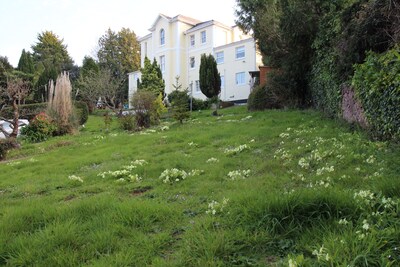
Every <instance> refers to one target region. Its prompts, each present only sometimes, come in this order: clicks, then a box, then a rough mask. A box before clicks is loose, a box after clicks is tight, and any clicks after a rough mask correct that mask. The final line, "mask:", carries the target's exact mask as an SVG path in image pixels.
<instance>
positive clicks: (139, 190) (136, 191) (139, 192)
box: [131, 186, 153, 196]
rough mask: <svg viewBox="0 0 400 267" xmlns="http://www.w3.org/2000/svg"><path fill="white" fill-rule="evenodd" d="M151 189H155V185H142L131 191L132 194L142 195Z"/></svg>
mask: <svg viewBox="0 0 400 267" xmlns="http://www.w3.org/2000/svg"><path fill="white" fill-rule="evenodd" d="M151 189H153V187H151V186H140V187H137V188H135V189H133V191H132V192H131V195H132V196H140V195H143V194H144V193H146V192H147V191H149V190H151Z"/></svg>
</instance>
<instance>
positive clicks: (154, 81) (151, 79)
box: [138, 57, 165, 96]
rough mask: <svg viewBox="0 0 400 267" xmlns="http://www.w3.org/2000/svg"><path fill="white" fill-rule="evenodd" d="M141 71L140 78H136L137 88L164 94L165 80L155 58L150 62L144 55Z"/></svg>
mask: <svg viewBox="0 0 400 267" xmlns="http://www.w3.org/2000/svg"><path fill="white" fill-rule="evenodd" d="M141 72H142V78H141V80H138V89H139V90H144V91H150V92H153V93H154V94H155V95H156V96H157V95H158V94H160V93H162V94H163V95H164V89H165V82H164V80H163V78H162V73H161V69H160V66H159V65H158V64H157V61H156V59H154V60H153V63H151V62H150V60H149V59H148V58H147V57H145V58H144V67H143V68H142V69H141Z"/></svg>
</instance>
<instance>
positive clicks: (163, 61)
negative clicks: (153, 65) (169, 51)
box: [160, 56, 165, 72]
mask: <svg viewBox="0 0 400 267" xmlns="http://www.w3.org/2000/svg"><path fill="white" fill-rule="evenodd" d="M160 69H161V72H165V56H161V57H160Z"/></svg>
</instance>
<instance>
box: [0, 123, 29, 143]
mask: <svg viewBox="0 0 400 267" xmlns="http://www.w3.org/2000/svg"><path fill="white" fill-rule="evenodd" d="M0 125H1V126H3V129H4V130H5V131H6V132H7V133H9V134H10V133H12V128H11V126H10V123H9V122H7V121H4V120H0ZM18 125H19V127H18V135H19V133H20V132H21V129H22V128H23V127H24V126H26V125H29V121H28V120H18ZM5 138H6V137H5V136H4V134H3V133H2V132H0V139H5Z"/></svg>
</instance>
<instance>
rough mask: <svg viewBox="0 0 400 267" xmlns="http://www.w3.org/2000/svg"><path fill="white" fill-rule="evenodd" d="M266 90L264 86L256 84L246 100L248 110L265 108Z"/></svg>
mask: <svg viewBox="0 0 400 267" xmlns="http://www.w3.org/2000/svg"><path fill="white" fill-rule="evenodd" d="M266 102H267V90H266V88H265V87H264V86H260V85H259V86H256V87H254V88H253V90H252V91H251V93H250V95H249V98H248V100H247V109H248V110H250V111H254V110H264V109H266Z"/></svg>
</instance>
